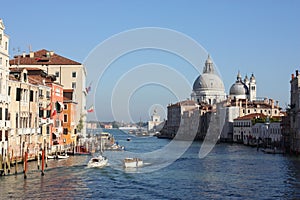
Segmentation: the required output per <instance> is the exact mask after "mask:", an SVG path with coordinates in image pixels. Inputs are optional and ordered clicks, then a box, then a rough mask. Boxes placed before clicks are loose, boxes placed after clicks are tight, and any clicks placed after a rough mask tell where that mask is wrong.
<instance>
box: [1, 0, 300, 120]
mask: <svg viewBox="0 0 300 200" xmlns="http://www.w3.org/2000/svg"><path fill="white" fill-rule="evenodd" d="M299 8H300V1H296V0H294V1H292V0H287V1H278V0H273V1H269V0H264V1H258V0H257V1H255V0H253V1H238V0H228V1H168V0H166V1H153V0H152V1H111V0H109V1H96V0H95V1H92V0H90V1H58V0H52V1H20V2H18V3H15V2H14V1H6V2H5V3H3V2H2V3H1V12H0V18H2V19H3V20H4V24H5V26H6V33H7V34H8V35H9V36H10V54H11V56H12V55H14V54H16V53H17V52H16V51H14V50H13V49H18V48H20V50H21V51H28V49H29V45H31V47H32V49H33V50H34V51H35V50H39V49H42V48H45V49H48V50H54V51H55V52H57V53H59V54H61V55H63V56H66V57H68V58H71V59H73V60H76V61H79V62H82V63H83V62H84V61H85V58H86V57H87V56H88V54H89V52H91V51H92V50H93V49H94V48H95V47H96V46H97V45H98V44H99V43H101V42H103V41H104V40H105V39H107V38H109V37H111V36H112V35H115V34H118V33H120V32H123V31H126V30H129V29H134V28H142V27H162V28H168V29H173V30H176V31H179V32H182V33H183V34H186V35H188V36H189V37H191V38H193V39H194V40H195V41H197V42H198V43H199V44H201V45H202V46H203V47H204V48H205V49H206V50H207V51H208V52H209V54H210V55H211V56H212V58H213V61H214V62H215V64H216V65H217V66H218V69H219V72H220V74H221V76H222V79H223V81H224V85H225V89H226V92H227V93H228V92H229V88H230V86H231V85H232V84H233V83H234V81H235V79H236V74H237V72H238V70H240V72H241V74H242V75H243V76H244V75H245V74H248V76H250V75H251V73H254V74H255V76H256V80H257V85H258V86H257V88H258V96H259V97H269V98H273V99H276V100H279V102H280V105H281V106H282V107H283V108H285V106H286V104H288V103H289V91H290V88H289V81H290V77H291V73H294V72H295V70H296V69H299V66H300V23H299V19H300V12H299ZM145 55H147V54H144V57H147V56H145ZM141 57H142V58H143V56H138V59H139V60H140V61H141V62H137V63H142V61H147V62H149V61H151V62H152V61H153V60H155V61H158V60H159V59H157V58H155V59H149V58H145V60H143V59H142V58H141ZM150 57H151V58H153V54H151V56H150ZM168 59H171V60H172V57H171V56H169V57H168V56H166V57H164V58H163V60H164V61H162V62H163V63H169V64H170V63H171V64H174V65H176V64H175V62H174V60H176V59H173V60H172V61H165V60H168ZM180 62H181V63H183V61H178V63H180ZM126 63H127V65H128V62H126ZM129 66H130V65H128V67H129ZM200 67H201V68H202V66H200ZM175 68H176V70H179V71H180V67H175ZM117 69H118V68H116V69H115V71H114V72H113V74H118V72H117ZM128 69H129V68H128ZM121 71H122V70H121ZM182 73H183V72H182ZM197 76H198V74H197V72H196V71H193V70H190V71H189V72H187V75H186V78H187V79H188V81H189V82H190V84H192V83H193V81H194V79H196V77H197ZM107 84H108V85H109V82H107ZM92 87H94V88H95V85H92ZM153 87H155V86H152V87H150V86H149V87H144V93H142V92H141V90H138V91H136V92H135V93H134V95H133V96H132V99H131V100H130V101H131V102H134V99H135V98H136V96H140V99H138V98H137V99H136V101H137V104H136V105H138V106H132V105H131V106H130V108H129V109H130V110H132V115H133V118H134V119H135V120H137V119H140V118H142V120H146V119H147V117H149V113H147V112H148V110H149V105H154V104H155V102H147V106H148V108H146V109H145V108H142V107H143V106H141V105H142V104H143V102H146V101H143V97H142V96H145V95H144V94H148V95H149V93H150V94H152V93H153V94H154V95H155V96H160V95H159V94H156V92H158V91H160V90H161V89H157V88H156V89H153ZM190 92H191V91H186V94H188V95H189V94H190ZM139 93H140V95H138V94H139ZM167 93H168V92H167ZM164 94H165V93H164ZM188 97H189V96H187V98H188ZM146 99H149V97H148V96H147V97H146ZM162 99H163V100H162V101H161V102H157V103H158V104H167V102H170V101H171V102H172V101H176V98H175V97H174V95H172V94H170V95H169V97H168V98H162ZM144 100H145V99H144ZM166 106H167V105H165V106H164V107H166ZM104 107H106V106H104ZM150 107H151V106H150ZM96 109H97V110H99V119H100V120H111V119H112V115H111V113H109V112H108V111H106V110H101V109H102V108H101V105H97V106H96ZM106 112H107V113H106ZM97 115H98V113H97Z"/></svg>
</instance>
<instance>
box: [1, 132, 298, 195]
mask: <svg viewBox="0 0 300 200" xmlns="http://www.w3.org/2000/svg"><path fill="white" fill-rule="evenodd" d="M111 132H112V133H113V134H114V135H115V138H116V140H117V141H118V142H119V143H120V144H121V145H124V146H125V147H126V149H127V150H132V151H136V152H139V151H145V149H146V150H149V151H152V150H153V149H158V148H161V147H162V146H164V145H166V144H167V143H168V142H169V141H168V140H163V139H157V138H155V137H153V138H152V137H151V138H135V137H131V141H130V142H128V141H126V139H127V137H128V135H126V134H124V133H123V132H121V131H118V130H112V131H111ZM200 147H201V143H200V142H195V143H193V144H192V145H191V147H190V148H189V149H188V150H187V152H186V153H185V154H184V155H183V156H182V157H181V158H179V159H178V160H177V161H176V162H174V163H173V164H171V165H170V166H168V167H166V168H162V169H160V170H157V171H154V172H149V173H128V172H125V171H124V170H122V169H121V170H117V169H115V168H114V167H112V165H111V166H107V167H105V168H102V169H88V168H86V164H87V162H88V160H89V159H90V156H74V157H73V156H70V158H68V159H67V160H51V161H49V162H48V168H47V169H46V171H45V176H44V177H41V176H40V172H39V171H38V170H37V164H36V163H34V162H31V163H30V164H29V165H30V168H31V171H30V172H29V173H28V178H27V179H26V180H24V179H23V175H22V174H19V175H17V176H15V175H9V176H3V177H0V199H300V158H295V157H287V156H282V155H269V154H263V153H262V152H257V151H256V149H255V148H249V147H245V146H240V145H229V144H218V145H217V146H215V148H214V149H213V151H212V152H211V153H210V154H208V156H207V157H205V158H204V159H199V158H198V152H199V149H200ZM105 153H107V152H105ZM114 153H115V154H118V152H114ZM109 162H110V161H109Z"/></svg>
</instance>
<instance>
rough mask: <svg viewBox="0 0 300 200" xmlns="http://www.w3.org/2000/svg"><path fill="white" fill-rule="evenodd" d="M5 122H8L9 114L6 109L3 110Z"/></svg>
mask: <svg viewBox="0 0 300 200" xmlns="http://www.w3.org/2000/svg"><path fill="white" fill-rule="evenodd" d="M5 120H6V121H7V120H10V113H9V112H8V108H5Z"/></svg>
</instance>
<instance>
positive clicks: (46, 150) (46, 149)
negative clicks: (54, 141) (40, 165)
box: [44, 143, 48, 168]
mask: <svg viewBox="0 0 300 200" xmlns="http://www.w3.org/2000/svg"><path fill="white" fill-rule="evenodd" d="M44 149H45V160H46V162H45V166H46V168H47V167H48V164H47V163H48V158H47V157H48V156H47V154H48V153H47V152H48V148H47V144H46V143H45V148H44Z"/></svg>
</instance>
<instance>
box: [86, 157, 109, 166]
mask: <svg viewBox="0 0 300 200" xmlns="http://www.w3.org/2000/svg"><path fill="white" fill-rule="evenodd" d="M107 162H108V159H107V158H106V157H105V156H101V155H100V156H97V157H93V158H91V160H90V161H89V162H88V167H89V168H91V167H98V168H101V167H105V166H106V165H107Z"/></svg>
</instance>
